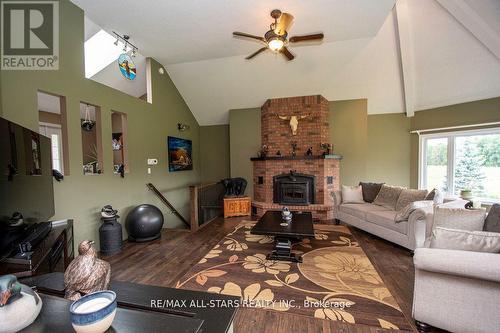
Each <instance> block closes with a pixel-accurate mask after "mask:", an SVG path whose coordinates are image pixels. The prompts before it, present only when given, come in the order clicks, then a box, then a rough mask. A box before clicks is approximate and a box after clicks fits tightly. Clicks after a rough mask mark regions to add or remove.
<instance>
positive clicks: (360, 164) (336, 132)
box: [328, 99, 368, 184]
mask: <svg viewBox="0 0 500 333" xmlns="http://www.w3.org/2000/svg"><path fill="white" fill-rule="evenodd" d="M366 103H367V100H366V99H358V100H346V101H335V102H330V103H329V105H330V115H329V118H328V121H329V123H330V140H331V142H332V144H333V151H334V152H335V153H336V154H341V155H342V156H343V157H344V158H343V159H342V162H341V163H340V182H341V184H357V183H358V182H359V181H360V180H364V179H366V176H367V174H366V165H365V164H366V163H365V159H366V154H367V145H366V143H367V140H368V138H367V136H368V121H367V117H366V110H367V104H366Z"/></svg>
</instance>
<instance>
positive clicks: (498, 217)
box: [484, 204, 500, 232]
mask: <svg viewBox="0 0 500 333" xmlns="http://www.w3.org/2000/svg"><path fill="white" fill-rule="evenodd" d="M484 231H492V232H500V205H499V204H494V205H493V206H491V209H490V212H489V213H488V216H487V217H486V221H484Z"/></svg>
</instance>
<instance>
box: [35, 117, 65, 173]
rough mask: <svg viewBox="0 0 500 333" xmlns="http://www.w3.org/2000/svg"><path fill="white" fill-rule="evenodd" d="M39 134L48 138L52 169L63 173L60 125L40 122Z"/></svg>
mask: <svg viewBox="0 0 500 333" xmlns="http://www.w3.org/2000/svg"><path fill="white" fill-rule="evenodd" d="M40 134H42V135H45V136H46V137H49V138H50V141H51V150H52V169H55V170H57V171H59V172H60V173H63V171H64V169H63V163H62V160H61V157H62V131H61V126H60V125H59V126H58V125H54V124H48V123H40Z"/></svg>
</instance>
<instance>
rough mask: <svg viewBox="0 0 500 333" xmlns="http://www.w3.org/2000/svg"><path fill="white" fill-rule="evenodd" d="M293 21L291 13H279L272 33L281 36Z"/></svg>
mask: <svg viewBox="0 0 500 333" xmlns="http://www.w3.org/2000/svg"><path fill="white" fill-rule="evenodd" d="M292 22H293V15H292V14H288V13H283V14H281V16H280V18H279V21H278V24H277V25H276V28H275V29H274V33H275V34H277V35H280V36H283V35H284V34H286V32H287V31H288V28H290V25H291V24H292Z"/></svg>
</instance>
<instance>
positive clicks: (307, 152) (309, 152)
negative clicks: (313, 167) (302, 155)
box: [306, 147, 313, 156]
mask: <svg viewBox="0 0 500 333" xmlns="http://www.w3.org/2000/svg"><path fill="white" fill-rule="evenodd" d="M306 155H307V156H312V155H313V147H309V148H307V151H306Z"/></svg>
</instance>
